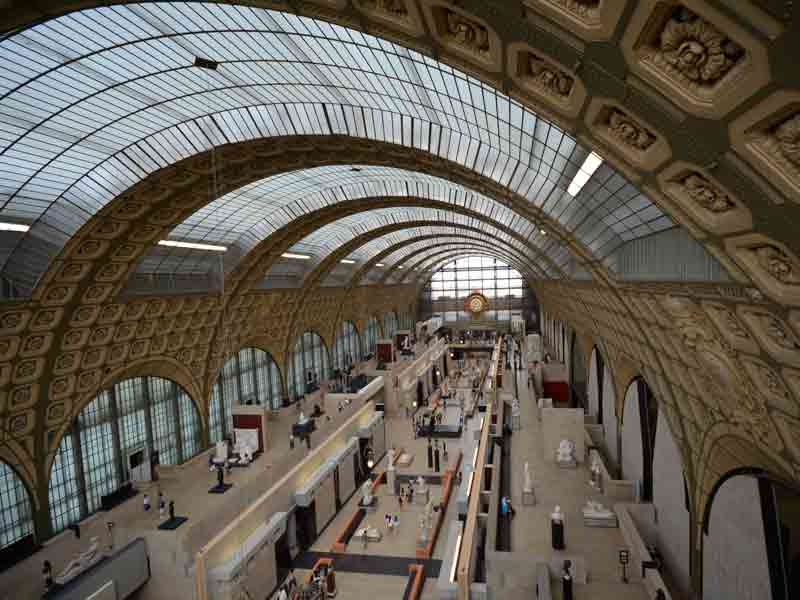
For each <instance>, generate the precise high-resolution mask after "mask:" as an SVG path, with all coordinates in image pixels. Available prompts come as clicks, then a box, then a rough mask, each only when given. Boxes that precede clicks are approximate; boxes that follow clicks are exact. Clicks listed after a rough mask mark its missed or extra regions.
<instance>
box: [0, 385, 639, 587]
mask: <svg viewBox="0 0 800 600" xmlns="http://www.w3.org/2000/svg"><path fill="white" fill-rule="evenodd" d="M518 377H519V391H520V401H521V406H522V430H521V431H516V432H515V433H514V435H513V437H512V445H511V448H512V458H511V496H512V500H513V503H514V506H515V508H516V510H517V516H516V518H515V519H514V521H513V524H512V534H511V535H512V538H511V540H512V549H513V551H514V552H525V553H531V554H533V555H538V556H549V555H551V554H552V552H553V551H552V550H551V549H550V524H549V514H550V512H551V511H552V509H553V506H554V505H555V504H560V505H561V506H562V509H563V510H564V513H565V515H566V540H567V549H568V552H570V553H574V554H580V555H582V556H584V557H586V560H587V564H588V569H589V582H588V584H587V585H578V586H576V590H575V591H576V594H575V597H576V598H577V599H578V600H583V599H587V600H588V599H589V598H591V599H592V600H605V599H608V600H612V599H614V600H616V599H618V598H625V599H632V600H638V599H640V598H641V599H644V598H645V597H646V596H645V593H644V590H643V588H642V586H641V585H639V584H628V585H625V584H622V583H621V582H620V577H619V570H618V569H619V568H618V566H617V564H616V559H617V550H618V549H619V548H620V547H621V546H622V545H623V542H622V537H621V535H620V533H619V530H608V529H593V528H586V527H584V526H583V523H582V518H581V514H580V509H581V507H582V506H583V504H584V503H585V501H586V499H587V498H588V497H590V496H591V494H590V492H591V490H590V488H589V487H588V485H587V484H586V480H587V479H588V472H587V470H586V467H585V465H583V466H581V467H580V468H578V469H576V470H562V469H558V468H557V467H556V466H555V465H554V464H552V463H549V462H547V461H545V460H544V457H543V452H542V448H541V445H540V436H539V435H538V434H539V430H540V427H541V426H540V424H539V422H538V420H537V419H536V415H535V411H534V410H533V400H532V398H531V397H530V395H529V392H528V389H527V387H526V373H525V371H520V372H519V373H518ZM504 379H505V382H506V386H507V388H509V389H513V380H512V378H511V377H506V378H504ZM327 404H328V405H327V406H325V410H326V411H327V412H328V414H331V415H332V416H333V417H334V419H335V420H336V421H337V422H338V421H339V420H343V419H344V418H345V417H346V416H349V414H352V413H348V414H347V415H342V414H338V413H337V411H336V407H335V406H332V403H327ZM296 416H297V414H296V411H295V409H287V410H286V411H283V413H282V414H281V415H280V418H279V419H278V420H277V421H275V422H272V423H271V431H272V436H273V437H272V439H273V440H274V443H273V446H272V448H271V449H270V450H269V451H268V452H267V453H266V454H265V455H264V456H262V457H261V458H260V459H259V460H258V461H256V462H255V463H254V465H253V466H252V467H250V468H246V469H235V470H234V471H233V473H232V474H231V476H230V477H229V481H232V482H233V483H234V488H233V490H231V491H230V492H228V493H226V494H224V495H222V496H215V495H210V494H208V493H207V488H208V487H210V486H211V485H212V484H213V483H214V481H213V480H214V474H213V473H209V471H208V469H207V465H206V463H207V460H206V458H205V457H201V458H200V459H199V460H197V461H195V462H194V463H191V464H189V465H187V466H186V467H185V468H183V469H181V470H179V471H178V475H177V477H176V478H174V479H169V480H165V481H163V482H162V483H161V486H162V489H163V491H164V493H165V494H166V496H167V498H169V499H174V500H175V503H176V506H177V509H178V510H177V512H178V514H181V515H187V516H189V517H190V520H192V519H200V518H202V517H204V516H206V515H209V514H213V511H214V510H215V507H216V506H217V505H218V503H220V502H231V501H234V502H239V503H241V504H242V507H243V508H244V507H245V506H247V504H248V502H249V500H250V499H249V498H246V497H243V496H241V494H239V492H238V490H237V488H243V487H244V485H245V484H246V483H247V482H249V481H252V480H253V479H255V478H263V479H265V480H266V479H272V478H274V477H277V476H278V475H279V474H278V473H272V472H271V465H272V464H273V462H274V461H278V460H279V459H280V458H281V457H283V456H285V454H286V452H287V449H288V448H287V446H288V443H287V440H288V432H289V429H290V427H291V424H292V422H294V421H295V419H296ZM478 418H479V415H478ZM386 431H387V446H395V447H396V448H404V449H405V450H406V451H409V452H411V453H412V454H413V455H414V461H413V463H412V464H411V465H410V466H409V467H407V468H400V469H398V473H399V474H408V475H413V476H416V475H418V474H434V473H435V472H434V471H433V469H430V468H428V465H427V443H426V441H425V440H424V439H414V436H413V430H412V420H411V419H409V418H405V417H404V416H399V417H394V418H389V419H387V423H386ZM446 443H447V449H448V453H449V457H448V461H447V462H448V463H450V464H452V463H454V462H455V460H456V457H457V453H458V450H459V448H460V447H461V443H462V442H461V440H460V439H448V440H446ZM526 460H527V461H529V462H530V465H531V471H532V473H533V475H534V481H535V486H536V495H537V500H538V503H537V505H536V506H523V504H522V497H521V494H522V489H521V487H522V468H523V466H522V465H523V464H524V462H525V461H526ZM385 462H386V459H385V458H384V460H383V463H382V465H380V466H381V467H385ZM443 462H444V461H443ZM445 468H446V467H445V465H444V464H442V467H441V470H440V473H442V472H443V471H444V469H445ZM440 489H441V488H440V487H439V486H432V487H431V491H432V494H433V499H434V502H435V501H436V500H437V498H438V494H439V493H440ZM237 494H239V495H237ZM378 495H379V503H380V504H379V507H378V511H377V513H376V514H375V516H374V517H371V518H370V521H369V522H370V525H372V526H376V527H378V528H379V529H381V530H382V531H383V532H384V537H383V540H382V541H381V542H378V543H371V544H369V545H368V548H367V550H366V551H365V550H364V549H363V546H362V545H361V543H359V542H353V543H351V545H350V546H351V548H348V552H354V553H357V554H358V553H365V552H366V553H368V554H372V555H376V556H413V555H414V550H415V546H416V535H417V532H418V518H419V514H420V513H421V510H422V507H421V506H418V505H414V506H412V507H408V506H404V508H403V509H402V510H401V509H399V506H398V504H397V501H396V499H395V498H394V497H392V496H389V495H388V488H387V487H386V486H385V485H382V486H380V488H379V490H378ZM357 496H358V494H356V495H354V497H353V498H352V499H351V500H350V502H349V503H348V504H347V505H346V506H345V507H344V508H343V510H342V511H341V512H340V513H339V515H337V517H336V518H335V519H334V520H333V521H332V522H331V524H329V526H328V527H327V528H326V529H325V531H323V532H322V535H321V537H320V539H319V540H318V541H317V543H316V544H315V545H314V547H313V549H315V550H319V551H323V552H327V551H328V550H329V549H330V545H331V542H332V540H333V539H334V538H335V537H336V534H337V533H338V531H340V530H341V528H342V527H343V523H344V521H346V520H347V519H349V518H350V516H351V515H352V512H353V511H354V510H355V503H356V502H357ZM455 497H456V496H455V494H454V495H453V496H452V497H451V499H450V505H449V506H448V509H447V515H446V520H445V523H444V524H443V527H442V533H441V537H440V539H439V540H438V542H437V544H436V547H435V549H434V556H433V558H441V557H442V553H443V549H444V548H445V547H446V543H447V540H446V536H447V531H448V523H449V521H451V520H452V519H455V518H456V503H455ZM592 497H593V496H592ZM606 503H607V504H608V502H606ZM385 512H392V513H397V514H398V515H399V517H400V530H399V531H398V532H395V533H392V534H389V533H387V532H386V531H385V527H384V522H383V515H384V513H385ZM107 520H113V521H115V522H116V523H117V528H116V531H117V536H116V542H117V544H120V543H122V542H123V541H124V539H125V538H130V537H133V536H134V535H138V534H141V533H142V532H147V533H148V536H152V535H153V532H154V531H155V527H156V525H157V523H158V522H159V518H158V516H157V514H156V513H155V512H152V511H151V513H149V514H145V513H144V512H143V511H142V510H141V494H140V495H139V496H137V497H136V498H134V499H133V500H130V501H128V502H127V503H125V504H123V505H122V506H120V507H118V508H117V509H115V510H114V511H112V512H111V513H108V514H102V515H101V516H99V517H98V518H95V519H94V520H90V521H89V522H88V523H85V524H84V526H83V536H82V539H81V540H75V539H74V536H73V535H72V534H71V533H66V534H62V535H61V536H59V537H58V538H56V539H55V540H54V541H53V542H51V543H50V544H49V545H48V547H46V548H45V549H44V550H43V551H42V552H39V553H37V554H36V555H35V556H33V557H31V558H30V559H28V560H26V561H24V562H22V563H20V564H19V565H17V566H16V567H14V568H13V569H11V570H9V571H7V572H6V573H3V574H0V600H6V598H8V600H11V599H12V598H13V600H25V599H28V598H37V597H39V590H40V585H41V584H40V579H41V577H40V569H41V564H42V561H43V560H45V559H48V560H50V561H51V562H53V563H54V565H55V568H56V570H59V569H60V567H61V566H63V564H65V563H66V562H67V561H68V560H69V558H70V557H71V556H72V555H73V554H74V553H76V552H77V551H79V550H82V549H84V548H85V547H86V546H88V544H89V538H90V537H91V536H93V535H100V536H103V535H105V522H106V521H107ZM221 527H222V524H220V528H221ZM178 531H180V530H178ZM159 533H161V532H159ZM164 535H165V536H166V535H175V534H174V533H166V534H164ZM101 539H106V538H104V537H101ZM165 539H166V538H165ZM152 545H153V544H151V546H152ZM163 546H164V547H163V548H153V552H154V556H155V555H157V554H158V552H159V551H161V552H162V553H163V555H158V556H157V557H155V560H154V561H153V562H154V569H153V579H152V580H151V582H150V583H149V584H148V586H146V587H145V590H146V589H147V588H152V587H158V588H161V587H163V586H168V588H169V587H171V586H172V585H174V581H169V576H170V574H172V575H173V578H174V574H175V573H177V569H178V565H177V564H176V558H175V557H174V556H172V557H171V556H170V555H169V550H168V548H170V547H174V544H173V545H172V546H171V545H170V544H164V545H163ZM301 576H302V577H304V576H305V572H301V571H298V572H297V577H298V579H300V577H301ZM187 580H188V578H187ZM406 580H407V578H404V577H398V576H392V575H371V574H370V575H366V574H363V573H340V574H339V577H338V578H337V582H338V585H339V595H338V598H341V599H343V600H344V599H347V598H364V597H369V598H370V600H384V599H385V600H395V599H397V598H401V597H402V594H403V590H404V589H405V585H406ZM9 590H13V593H12V594H11V595H9ZM553 590H554V592H555V597H556V598H560V589H559V586H557V585H554V586H553ZM143 591H144V590H143ZM367 591H368V592H367ZM191 596H192V595H191V593H190V594H189V595H188V596H186V595H185V594H183V593H180V592H178V591H177V590H176V593H175V595H174V597H175V598H183V597H191ZM148 597H149V596H148ZM435 597H436V594H435V577H430V578H428V579H427V580H426V585H425V591H424V593H423V598H424V600H433V599H434V598H435Z"/></svg>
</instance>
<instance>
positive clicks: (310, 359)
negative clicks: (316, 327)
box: [287, 331, 330, 401]
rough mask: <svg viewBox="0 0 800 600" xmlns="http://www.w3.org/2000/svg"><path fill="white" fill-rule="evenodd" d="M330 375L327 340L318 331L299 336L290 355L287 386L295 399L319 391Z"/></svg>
mask: <svg viewBox="0 0 800 600" xmlns="http://www.w3.org/2000/svg"><path fill="white" fill-rule="evenodd" d="M329 377H330V356H329V355H328V347H327V346H326V345H325V341H324V340H323V339H322V337H321V336H320V335H319V334H318V333H317V332H316V331H306V332H305V333H303V335H301V336H300V337H298V338H297V341H296V342H295V344H294V350H293V351H292V354H291V356H290V357H289V370H288V377H287V388H288V392H289V400H290V401H294V400H298V399H300V398H302V397H303V396H305V395H306V394H311V393H313V392H315V391H317V390H318V389H319V387H320V385H322V383H323V382H325V381H327V380H328V378H329Z"/></svg>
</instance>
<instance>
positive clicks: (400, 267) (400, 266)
mask: <svg viewBox="0 0 800 600" xmlns="http://www.w3.org/2000/svg"><path fill="white" fill-rule="evenodd" d="M397 268H398V269H403V268H405V267H403V265H397Z"/></svg>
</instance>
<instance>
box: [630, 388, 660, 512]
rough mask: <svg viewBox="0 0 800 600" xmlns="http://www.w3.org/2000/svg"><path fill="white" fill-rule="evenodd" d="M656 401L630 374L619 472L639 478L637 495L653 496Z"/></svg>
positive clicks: (636, 479) (656, 419)
mask: <svg viewBox="0 0 800 600" xmlns="http://www.w3.org/2000/svg"><path fill="white" fill-rule="evenodd" d="M657 423H658V404H657V402H656V399H655V397H654V396H653V392H652V391H651V390H650V386H648V385H647V382H646V381H645V380H644V378H642V377H636V378H634V379H633V380H632V381H631V383H630V384H629V385H628V388H627V390H626V392H625V405H624V409H623V413H622V457H621V466H622V476H623V478H624V479H630V480H634V481H638V482H639V498H640V499H641V500H642V501H643V502H650V501H652V499H653V457H654V450H655V441H656V428H657Z"/></svg>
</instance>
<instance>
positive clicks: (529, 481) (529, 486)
mask: <svg viewBox="0 0 800 600" xmlns="http://www.w3.org/2000/svg"><path fill="white" fill-rule="evenodd" d="M522 491H523V492H531V491H533V477H531V468H530V465H529V464H528V463H527V462H526V463H525V477H524V479H523V483H522Z"/></svg>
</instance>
